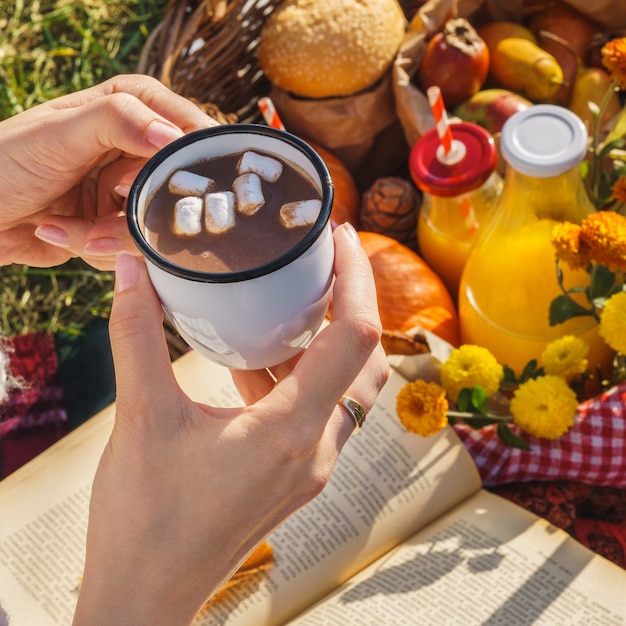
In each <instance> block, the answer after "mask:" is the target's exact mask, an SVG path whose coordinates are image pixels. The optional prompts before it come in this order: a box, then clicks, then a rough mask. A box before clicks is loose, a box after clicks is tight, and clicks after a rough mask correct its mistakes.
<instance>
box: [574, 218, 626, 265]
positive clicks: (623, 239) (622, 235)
mask: <svg viewBox="0 0 626 626" xmlns="http://www.w3.org/2000/svg"><path fill="white" fill-rule="evenodd" d="M580 240H581V245H582V242H584V243H585V244H586V245H587V246H588V247H589V250H590V255H591V259H592V260H593V261H595V262H596V263H598V264H599V265H604V266H605V267H608V268H609V269H610V270H611V271H613V272H625V271H626V217H624V216H623V215H620V214H619V213H616V212H615V211H596V212H595V213H592V214H591V215H588V216H587V217H586V218H585V219H584V220H583V221H582V223H581V225H580Z"/></svg>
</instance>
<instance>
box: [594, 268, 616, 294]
mask: <svg viewBox="0 0 626 626" xmlns="http://www.w3.org/2000/svg"><path fill="white" fill-rule="evenodd" d="M614 285H615V274H614V273H613V272H612V271H611V270H610V269H608V268H607V267H604V266H603V265H598V266H597V267H596V268H595V271H594V273H593V280H592V281H591V285H590V286H589V296H590V297H589V300H591V301H594V300H595V299H596V298H601V297H602V296H606V295H607V294H608V293H610V292H611V290H612V289H613V287H614Z"/></svg>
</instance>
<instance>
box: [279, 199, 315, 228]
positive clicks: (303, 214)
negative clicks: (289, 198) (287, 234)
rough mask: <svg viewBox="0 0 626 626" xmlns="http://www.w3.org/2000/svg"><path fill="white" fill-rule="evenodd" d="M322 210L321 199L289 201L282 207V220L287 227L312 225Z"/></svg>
mask: <svg viewBox="0 0 626 626" xmlns="http://www.w3.org/2000/svg"><path fill="white" fill-rule="evenodd" d="M321 210H322V201H321V200H298V201H297V202H288V203H287V204H283V206H281V207H280V220H281V222H282V223H283V225H284V226H285V227H287V228H297V227H298V226H310V225H312V224H314V223H315V220H317V218H318V216H319V214H320V211H321Z"/></svg>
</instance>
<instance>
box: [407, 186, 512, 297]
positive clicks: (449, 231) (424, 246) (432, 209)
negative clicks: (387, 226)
mask: <svg viewBox="0 0 626 626" xmlns="http://www.w3.org/2000/svg"><path fill="white" fill-rule="evenodd" d="M501 188H502V181H501V179H500V177H499V176H498V175H497V174H493V175H492V176H491V177H490V178H489V179H488V180H487V182H486V183H485V184H484V185H482V186H481V187H480V188H479V189H476V190H474V191H471V192H468V193H464V194H461V195H460V196H455V197H452V198H447V197H441V196H436V195H431V194H424V199H423V201H422V206H421V208H420V212H419V216H418V220H417V242H418V246H419V250H420V255H421V256H422V257H423V259H424V260H425V261H426V263H428V265H429V266H430V267H431V268H432V269H433V270H434V271H435V272H436V273H437V274H438V275H439V276H440V278H441V279H442V280H443V282H444V283H445V285H446V287H447V288H448V291H449V292H450V295H451V296H452V297H453V299H454V300H455V301H456V299H457V295H458V291H459V282H460V280H461V273H462V271H463V268H464V267H465V262H466V261H467V257H468V255H469V252H470V247H471V245H472V243H473V241H474V239H475V237H476V235H477V233H478V231H479V228H480V226H481V225H482V224H483V223H484V222H485V221H487V220H488V219H490V218H491V215H492V213H493V208H494V205H495V201H496V200H497V198H498V195H499V193H500V190H501Z"/></svg>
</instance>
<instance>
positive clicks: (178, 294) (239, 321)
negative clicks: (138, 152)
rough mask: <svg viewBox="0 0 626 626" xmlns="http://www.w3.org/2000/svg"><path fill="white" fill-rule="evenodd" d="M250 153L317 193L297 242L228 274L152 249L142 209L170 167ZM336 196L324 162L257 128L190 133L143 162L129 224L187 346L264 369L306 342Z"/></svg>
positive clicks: (323, 301) (320, 311)
mask: <svg viewBox="0 0 626 626" xmlns="http://www.w3.org/2000/svg"><path fill="white" fill-rule="evenodd" d="M255 149H256V150H259V151H261V152H263V153H265V154H268V155H276V156H277V157H280V158H281V159H282V160H283V161H287V162H289V163H291V164H292V165H295V167H296V168H298V169H299V170H300V171H301V172H303V173H304V174H305V175H306V176H307V177H308V178H309V179H310V180H311V181H312V182H313V184H314V186H315V187H316V188H317V189H318V191H319V193H320V196H321V199H322V208H321V211H320V214H319V217H318V218H317V221H316V222H315V224H314V225H313V226H312V227H311V230H310V231H309V232H308V233H307V234H306V235H305V237H304V238H303V239H302V240H301V241H299V242H298V243H297V244H296V245H295V246H294V247H293V248H291V249H290V250H289V251H287V252H286V253H285V254H283V255H282V256H279V257H278V258H276V259H274V260H273V261H272V262H270V263H267V264H265V265H262V266H259V267H253V268H250V269H246V270H242V271H237V272H230V273H209V272H199V271H194V270H191V269H187V268H185V267H181V266H180V265H177V264H175V263H173V262H172V261H170V260H168V259H166V258H165V257H163V256H161V255H160V254H159V253H158V252H157V251H156V250H155V249H154V248H152V247H151V246H150V244H149V243H148V241H147V240H146V237H145V235H144V215H145V212H146V209H147V207H148V204H149V202H150V200H151V198H152V196H153V195H154V193H155V192H156V190H157V189H158V187H159V186H160V185H161V184H162V183H163V182H164V181H166V180H167V179H168V178H169V176H170V174H171V173H172V172H174V171H175V170H177V169H180V168H184V167H186V166H189V165H191V164H193V163H196V162H198V161H201V160H206V159H210V158H212V157H217V156H223V155H229V154H236V153H240V152H244V151H246V150H255ZM209 175H210V174H209ZM333 194H334V190H333V184H332V180H331V177H330V173H329V171H328V168H327V167H326V165H325V164H324V162H323V161H322V159H321V157H320V156H319V155H318V154H317V153H316V152H315V151H314V150H313V149H312V148H311V147H310V146H309V145H308V144H307V143H305V142H304V141H302V140H301V139H299V138H298V137H295V136H293V135H291V134H290V133H287V132H285V131H281V130H276V129H274V128H270V127H268V126H261V125H256V124H230V125H225V126H217V127H213V128H207V129H204V130H199V131H195V132H192V133H189V134H188V135H185V136H184V137H181V138H180V139H178V140H176V141H174V142H173V143H171V144H170V145H168V146H166V147H165V148H163V149H162V150H161V151H159V152H158V153H157V154H156V155H155V156H154V157H152V158H151V159H150V160H149V161H148V163H146V165H145V166H144V167H143V169H142V170H141V172H140V173H139V175H138V176H137V178H136V180H135V182H134V183H133V185H132V188H131V191H130V195H129V198H128V212H127V215H128V224H129V228H130V232H131V235H132V237H133V239H134V241H135V243H136V245H137V246H138V247H139V250H140V251H141V252H142V254H143V255H144V257H145V258H146V259H147V264H148V271H149V275H150V279H151V281H152V284H153V285H154V288H155V290H156V292H157V294H158V296H159V298H160V300H161V303H162V305H163V309H164V311H165V314H166V315H167V317H168V318H169V320H170V321H171V322H172V324H173V325H174V327H175V328H176V329H177V331H178V332H179V333H180V335H181V336H182V337H183V339H184V340H185V341H186V342H187V343H188V344H189V345H190V346H191V347H192V348H194V349H196V350H197V351H198V352H200V353H201V354H203V355H204V356H205V357H207V358H208V359H210V360H212V361H215V362H217V363H219V364H221V365H224V366H226V367H230V368H233V369H262V368H266V367H271V366H273V365H277V364H278V363H282V362H283V361H285V360H287V359H289V358H291V357H293V356H295V355H296V354H297V353H298V352H300V351H301V350H302V349H303V348H305V347H306V346H307V345H308V343H309V342H310V341H311V339H312V338H313V336H314V335H315V333H316V332H317V331H318V330H319V328H320V326H321V324H322V322H323V320H324V317H325V315H326V312H327V309H328V305H329V302H330V291H331V285H332V279H333V261H334V244H333V237H332V229H331V223H330V213H331V209H332V203H333Z"/></svg>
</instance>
